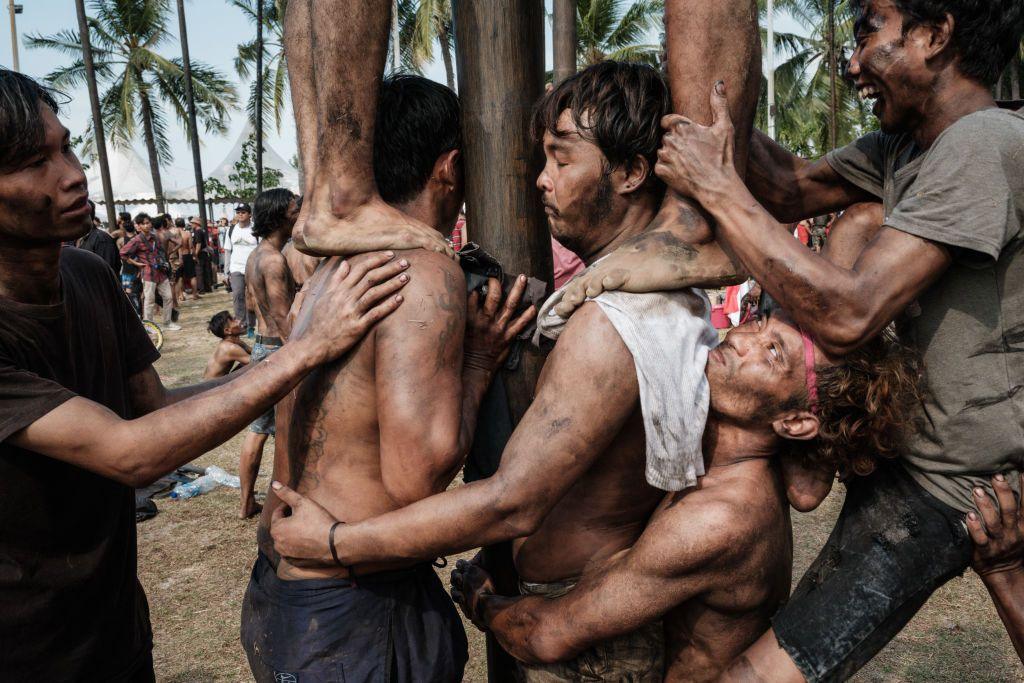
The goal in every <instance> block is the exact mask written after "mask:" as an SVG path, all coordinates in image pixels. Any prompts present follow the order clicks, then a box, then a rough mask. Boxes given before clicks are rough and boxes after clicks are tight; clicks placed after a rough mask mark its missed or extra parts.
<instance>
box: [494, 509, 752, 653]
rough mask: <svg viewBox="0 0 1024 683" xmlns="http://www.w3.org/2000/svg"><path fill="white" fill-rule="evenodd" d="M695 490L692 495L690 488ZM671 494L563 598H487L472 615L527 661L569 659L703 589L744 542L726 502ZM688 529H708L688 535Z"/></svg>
mask: <svg viewBox="0 0 1024 683" xmlns="http://www.w3.org/2000/svg"><path fill="white" fill-rule="evenodd" d="M690 493H693V492H690ZM686 495H687V494H686V493H675V494H669V496H668V498H667V499H666V501H665V503H663V504H662V507H661V508H660V509H659V510H658V512H656V513H655V515H654V516H653V517H652V518H651V521H650V522H649V523H648V525H647V528H646V529H645V530H644V533H643V535H642V536H641V537H640V538H639V539H638V540H637V542H636V544H635V545H634V546H633V547H632V548H630V549H629V550H628V551H625V552H624V553H622V554H620V555H619V556H617V557H616V558H615V559H613V560H612V561H611V562H609V563H608V564H606V565H605V566H604V567H603V568H601V569H599V570H598V571H595V572H593V573H587V574H584V576H583V579H582V580H581V581H580V583H579V584H578V585H577V586H576V588H574V589H573V590H572V591H571V592H570V593H569V594H568V595H565V596H563V597H560V598H557V599H555V600H550V599H547V598H542V597H538V596H531V597H525V598H511V599H510V598H504V597H500V596H494V595H485V596H483V597H482V598H481V600H480V607H479V608H478V612H479V614H480V617H481V618H482V620H483V622H484V624H485V625H486V626H487V627H488V628H489V629H490V630H491V632H492V633H494V635H495V637H496V638H497V639H498V642H500V643H501V645H502V647H503V648H505V649H506V650H507V651H508V652H510V653H511V654H512V655H513V656H515V657H516V658H517V659H520V660H523V661H525V662H531V663H532V662H558V661H564V660H566V659H570V658H572V657H574V656H576V655H578V654H579V653H580V652H582V651H583V650H585V649H586V648H588V647H590V646H591V645H594V644H595V643H598V642H600V641H602V640H607V639H608V638H614V637H616V636H620V635H623V634H626V633H629V632H631V631H634V630H636V629H638V628H640V627H641V626H643V625H644V624H647V623H649V622H651V621H654V620H655V619H659V618H661V617H662V616H663V615H664V614H665V613H666V612H668V611H669V610H671V609H673V608H674V607H676V606H678V605H680V604H682V603H684V602H686V601H687V600H690V599H691V598H693V597H695V596H697V595H699V594H701V593H702V592H704V591H706V590H707V589H708V588H709V587H711V586H713V585H714V584H715V582H716V581H718V580H719V579H720V578H721V576H722V573H723V572H727V571H728V566H729V564H730V563H731V561H732V560H733V559H734V557H735V554H736V553H737V552H739V551H741V549H742V548H743V547H744V544H743V543H742V542H741V539H739V538H738V537H737V534H736V533H732V528H733V527H735V525H736V520H737V518H738V517H739V516H738V515H737V514H736V513H735V511H732V510H731V509H730V507H729V506H728V505H725V504H721V503H710V504H703V505H700V504H698V505H692V504H688V503H687V502H686V501H681V500H680V499H683V498H684V497H685V496H686ZM694 529H705V530H714V531H713V532H711V533H704V534H694V533H692V531H693V530H694Z"/></svg>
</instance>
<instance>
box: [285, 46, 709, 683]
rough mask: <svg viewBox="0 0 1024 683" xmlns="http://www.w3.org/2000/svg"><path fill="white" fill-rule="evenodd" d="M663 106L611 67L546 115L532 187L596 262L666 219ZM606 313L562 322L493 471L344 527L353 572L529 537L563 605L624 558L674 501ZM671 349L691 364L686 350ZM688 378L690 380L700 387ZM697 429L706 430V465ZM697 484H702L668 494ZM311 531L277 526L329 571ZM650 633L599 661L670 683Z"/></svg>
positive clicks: (525, 559) (630, 366) (320, 537)
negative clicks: (660, 153) (659, 162)
mask: <svg viewBox="0 0 1024 683" xmlns="http://www.w3.org/2000/svg"><path fill="white" fill-rule="evenodd" d="M668 108H669V102H668V93H667V88H666V86H665V83H664V81H663V80H662V78H661V77H660V76H659V75H658V74H657V72H656V71H654V70H653V69H650V68H649V67H644V66H638V65H629V64H620V63H612V62H607V63H603V64H599V65H596V66H594V67H591V68H590V69H588V70H586V71H584V72H582V73H580V74H578V75H576V76H575V77H573V78H571V79H568V80H566V81H565V82H563V83H562V84H561V85H559V86H558V87H557V88H555V89H553V90H552V91H551V92H549V93H547V94H546V95H545V96H544V98H543V99H542V101H541V102H540V104H539V105H538V107H537V115H536V118H535V121H536V130H537V132H538V134H542V136H543V144H544V153H545V158H546V161H547V163H546V165H545V167H544V170H543V172H542V173H541V175H540V176H539V178H538V181H537V182H538V187H539V188H540V189H541V190H542V192H543V200H544V203H545V206H546V208H547V213H548V215H549V222H550V226H551V230H552V233H553V235H554V236H555V237H556V238H557V239H558V240H559V241H561V242H563V243H564V244H566V246H567V247H569V248H571V249H572V250H573V251H574V252H576V253H578V254H579V255H580V256H581V257H582V258H583V260H584V261H585V262H587V263H594V262H595V261H596V260H598V259H600V258H601V257H602V256H603V255H604V254H606V253H609V252H610V251H612V250H614V249H616V248H617V247H618V246H619V245H621V244H623V243H625V242H627V241H628V240H630V239H632V238H633V237H635V236H636V235H638V234H642V233H643V232H645V231H646V230H648V229H649V226H650V225H651V224H652V221H653V220H654V218H655V215H656V214H657V213H658V210H659V206H660V204H661V201H662V194H663V190H662V188H661V186H660V185H659V184H658V182H657V180H656V179H654V177H653V176H652V169H653V155H654V154H655V153H656V149H657V146H658V143H659V133H658V131H657V123H656V121H657V120H658V119H659V118H660V112H662V111H666V110H667V109H668ZM683 301H684V302H688V303H689V304H692V307H688V308H686V310H685V311H679V310H678V309H670V313H671V314H672V316H671V317H674V318H677V319H683V320H684V321H689V322H690V323H692V324H693V325H694V327H696V328H697V329H698V330H703V332H700V331H698V332H697V335H698V337H699V338H698V340H697V342H699V343H695V342H691V343H690V346H688V347H686V348H687V349H693V351H694V353H695V357H694V358H693V359H692V360H693V362H692V363H685V362H684V363H682V364H680V366H681V367H673V368H672V370H673V371H675V370H677V369H678V370H679V371H680V372H681V373H684V372H690V371H693V370H694V368H696V370H695V373H696V376H697V377H696V379H695V381H693V382H692V384H693V385H694V386H696V385H699V384H701V383H703V382H705V380H704V378H703V373H702V368H703V362H704V358H705V357H706V353H707V349H708V347H709V346H710V345H711V344H713V343H714V341H716V340H715V338H714V335H713V332H711V331H710V328H709V325H708V324H707V322H706V320H705V317H704V316H705V315H706V300H703V303H701V302H702V300H701V299H700V297H699V295H698V294H696V293H693V292H691V293H688V294H687V295H686V296H685V297H683ZM683 305H685V304H683V303H680V304H679V307H682V306H683ZM612 315H613V314H612V313H610V312H607V310H606V309H605V308H604V302H594V303H589V304H586V305H584V307H583V309H581V311H580V312H579V313H577V314H576V315H575V316H574V317H572V318H571V319H570V320H569V321H568V323H567V324H566V325H565V328H564V331H562V332H561V336H559V337H558V341H557V344H556V345H555V348H554V350H553V351H552V353H551V354H550V355H549V357H548V359H547V364H546V366H545V368H544V371H543V373H542V375H541V378H540V381H539V383H538V387H537V397H536V399H535V400H534V402H533V405H532V406H531V407H530V408H529V410H528V411H527V413H526V415H525V417H524V418H523V420H522V422H521V423H520V424H519V426H518V428H517V429H516V431H515V433H514V434H513V436H512V439H511V441H510V442H509V444H508V446H507V448H506V449H505V452H504V454H503V456H502V463H501V466H500V468H499V470H498V472H497V474H495V475H494V476H493V477H491V478H490V479H487V480H483V481H479V482H474V483H472V484H469V485H467V486H464V487H461V488H459V489H456V490H453V491H449V492H447V493H445V494H442V495H439V496H434V497H432V498H430V499H428V500H426V501H420V502H419V503H416V504H414V505H411V506H409V507H407V508H405V509H403V510H399V511H396V512H392V513H389V514H387V515H383V516H381V517H379V518H377V519H373V520H368V521H365V522H361V523H357V524H352V523H349V524H346V525H344V526H340V527H335V529H334V532H335V536H334V538H335V541H336V542H335V544H334V550H335V551H336V552H338V553H339V559H340V560H341V562H342V563H343V564H345V565H352V564H355V565H357V566H356V571H357V573H358V571H359V570H360V568H361V566H362V565H364V564H369V565H373V564H374V563H378V562H388V561H394V560H396V559H399V558H428V557H436V556H437V555H445V554H449V553H453V552H458V551H461V550H465V549H468V548H473V547H477V546H482V545H489V544H492V543H495V542H500V541H504V540H511V539H520V540H518V541H517V542H516V547H515V552H516V564H517V567H518V569H519V572H520V574H521V576H522V577H523V578H524V580H525V581H526V582H528V584H535V585H534V586H530V585H528V584H524V589H526V590H533V591H535V592H539V593H544V594H547V595H553V594H555V593H556V592H557V591H559V590H562V591H564V590H565V589H567V588H571V584H572V582H573V580H574V579H576V578H578V577H579V576H580V575H581V574H582V573H583V572H584V569H585V567H586V566H587V565H588V564H591V563H595V562H597V563H600V562H604V561H606V560H607V559H609V558H610V557H612V556H613V555H614V554H616V553H617V552H620V551H622V550H624V549H626V548H629V547H630V546H631V545H632V544H633V543H634V542H635V541H636V539H637V538H638V537H639V536H640V534H641V532H642V530H643V527H644V525H645V523H646V520H647V518H648V517H649V515H650V514H651V512H652V511H653V510H654V509H655V507H656V506H657V504H658V501H659V500H660V499H661V498H662V496H663V495H664V494H663V492H661V491H658V490H657V489H655V488H653V487H652V486H650V485H648V483H647V481H646V479H648V478H649V477H646V476H645V475H646V474H648V473H646V472H645V457H646V450H647V443H648V441H647V439H648V437H649V436H651V434H648V433H647V430H646V429H645V426H644V424H645V419H646V415H645V414H642V411H641V409H640V408H641V400H640V396H641V388H640V378H639V377H638V374H639V373H638V369H637V367H638V365H640V362H641V359H639V358H637V357H634V355H633V353H632V352H631V348H630V347H627V342H626V340H625V337H624V336H623V335H624V334H626V333H625V332H623V331H622V329H625V326H623V328H622V329H620V328H619V327H617V325H616V324H615V323H613V321H612ZM642 317H643V316H642V315H639V314H637V315H634V316H633V319H632V322H635V323H641V322H642V320H640V319H641V318H642ZM544 324H545V321H544V320H541V325H542V326H543V325H544ZM702 334H703V335H704V336H703V338H705V339H706V335H707V334H710V335H711V341H701V335H702ZM702 344H703V348H704V354H705V355H703V356H701V355H700V354H699V352H698V350H699V348H700V346H701V345H702ZM676 350H678V351H679V352H680V353H679V355H680V357H683V358H685V359H686V360H690V358H689V356H683V354H682V352H683V350H684V347H683V346H682V345H681V344H680V345H679V347H678V349H676ZM689 379H690V378H689V377H686V380H687V381H681V382H680V383H686V384H690V382H688V380H689ZM567 396H571V397H572V399H571V400H566V397H567ZM706 401H707V395H706V393H705V394H703V398H700V396H699V395H695V396H694V397H693V398H692V402H693V403H694V404H700V403H703V406H704V408H705V409H706V406H707V403H706ZM703 419H704V415H696V416H695V417H694V419H693V421H694V422H699V424H700V425H703ZM655 429H656V428H655ZM701 432H702V430H700V429H699V428H698V430H697V431H696V444H695V447H696V449H697V457H698V458H699V449H700V437H701ZM649 465H650V462H649V461H648V466H649ZM647 469H648V470H649V469H650V468H649V467H648V468H647ZM694 483H695V477H694V479H693V480H692V481H690V482H688V483H666V484H664V486H665V487H666V488H674V489H679V488H683V487H684V486H687V485H689V486H692V485H693V484H694ZM286 495H287V494H286ZM324 519H326V520H332V519H333V518H332V517H330V516H327V517H325V518H324ZM324 519H321V520H320V521H324ZM303 520H304V515H303V514H302V513H301V511H298V512H295V511H293V517H292V518H291V519H290V520H289V519H287V518H283V517H281V518H279V519H277V520H275V524H274V529H273V534H274V539H275V542H276V543H277V549H278V551H279V552H283V553H284V554H285V555H287V556H288V557H295V558H297V559H298V558H304V557H305V558H309V557H310V556H309V555H304V554H303V553H304V552H308V551H310V550H312V559H313V562H314V564H317V563H321V562H322V563H325V564H326V565H331V564H333V563H334V560H333V557H332V555H331V553H330V548H329V546H328V544H327V543H326V542H325V541H326V539H327V535H326V534H327V531H328V529H329V528H330V526H331V524H333V521H331V522H330V523H328V524H327V526H326V527H321V526H318V525H316V524H315V523H314V524H313V525H312V527H311V528H312V531H309V533H310V534H311V537H312V538H314V539H315V540H314V542H313V543H312V545H311V546H307V547H306V548H301V547H299V546H301V544H302V540H301V539H299V541H298V542H297V541H296V539H295V538H294V537H292V536H291V534H290V533H289V529H296V531H295V533H296V535H301V533H300V531H299V530H298V527H301V526H304V525H303ZM300 561H301V560H300ZM558 583H561V584H563V585H562V586H557V585H554V584H558ZM536 584H542V585H536ZM656 630H657V627H656V626H648V627H647V631H648V632H646V633H641V634H635V635H628V636H627V637H626V638H624V639H623V640H621V641H620V642H618V643H617V646H618V647H617V648H616V647H615V646H613V647H612V648H610V649H609V650H608V651H607V652H605V653H603V654H602V655H601V658H602V666H604V667H606V668H605V670H606V671H607V672H609V673H610V674H611V675H612V676H613V677H625V678H632V679H640V680H644V679H650V678H654V677H657V676H660V672H661V670H662V666H663V663H662V656H661V651H660V648H659V646H658V644H657V642H656V641H657V638H656V636H654V635H653V632H654V631H656ZM623 652H628V653H629V654H628V656H624V655H623V654H622V653H623ZM586 666H587V662H586V661H585V658H581V659H580V660H578V661H577V662H574V663H573V664H572V665H571V666H570V667H569V668H562V669H561V670H560V671H556V672H552V671H543V670H533V671H530V672H528V674H527V676H528V677H529V678H534V679H537V680H543V678H544V677H545V676H546V675H550V674H552V673H554V674H555V675H556V677H558V678H562V679H564V678H571V677H572V676H574V675H579V674H580V672H581V670H583V669H584V668H585V667H586Z"/></svg>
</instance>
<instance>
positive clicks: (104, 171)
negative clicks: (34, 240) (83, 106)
mask: <svg viewBox="0 0 1024 683" xmlns="http://www.w3.org/2000/svg"><path fill="white" fill-rule="evenodd" d="M12 4H13V3H12ZM75 9H76V10H77V11H78V35H79V36H80V38H79V42H81V43H82V63H83V64H84V65H85V84H86V85H87V86H88V89H89V105H90V106H91V107H92V127H93V136H94V137H95V139H96V156H97V158H98V160H99V164H100V180H101V182H102V183H103V202H104V203H105V204H106V205H107V232H111V231H113V230H114V228H115V227H116V226H117V207H115V206H114V190H113V186H112V185H111V184H110V165H109V164H108V163H107V139H106V136H105V135H104V133H103V116H102V114H101V113H100V96H99V93H98V92H97V90H96V70H95V68H94V67H93V63H92V43H91V42H89V22H88V21H87V20H86V18H85V0H75Z"/></svg>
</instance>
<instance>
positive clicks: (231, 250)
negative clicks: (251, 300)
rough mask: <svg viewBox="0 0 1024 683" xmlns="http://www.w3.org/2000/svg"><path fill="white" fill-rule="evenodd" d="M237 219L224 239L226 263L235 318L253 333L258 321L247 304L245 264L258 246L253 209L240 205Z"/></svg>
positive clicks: (236, 208)
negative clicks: (253, 230)
mask: <svg viewBox="0 0 1024 683" xmlns="http://www.w3.org/2000/svg"><path fill="white" fill-rule="evenodd" d="M235 218H236V219H237V220H238V222H237V223H235V224H234V225H233V226H231V227H230V228H228V230H227V238H226V239H224V261H225V262H226V263H227V275H228V284H229V285H230V286H231V302H232V304H233V305H234V309H235V317H236V318H238V319H239V320H243V321H245V324H246V327H247V329H248V330H249V331H252V330H253V329H254V328H255V327H256V319H255V317H254V316H253V314H252V312H251V311H249V310H248V306H246V304H245V264H246V262H247V261H248V260H249V255H250V254H251V253H252V252H253V251H255V250H256V244H257V239H256V237H255V236H254V235H253V234H252V209H251V208H250V207H249V205H248V204H239V205H238V206H236V207H235Z"/></svg>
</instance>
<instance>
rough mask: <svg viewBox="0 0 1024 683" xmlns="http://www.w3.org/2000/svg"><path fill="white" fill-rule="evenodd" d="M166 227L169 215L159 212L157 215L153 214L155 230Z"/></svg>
mask: <svg viewBox="0 0 1024 683" xmlns="http://www.w3.org/2000/svg"><path fill="white" fill-rule="evenodd" d="M166 227H167V216H166V215H161V214H157V215H156V216H153V229H154V230H162V229H164V228H166Z"/></svg>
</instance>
